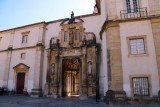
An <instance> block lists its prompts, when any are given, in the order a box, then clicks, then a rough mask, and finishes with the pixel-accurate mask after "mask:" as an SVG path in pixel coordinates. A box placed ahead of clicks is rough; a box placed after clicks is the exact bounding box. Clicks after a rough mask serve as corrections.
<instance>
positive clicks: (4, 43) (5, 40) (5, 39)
mask: <svg viewBox="0 0 160 107" xmlns="http://www.w3.org/2000/svg"><path fill="white" fill-rule="evenodd" d="M10 36H11V33H10V32H7V33H2V34H1V35H0V37H2V39H1V42H0V51H1V50H6V49H8V46H9V42H10V39H11V37H10Z"/></svg>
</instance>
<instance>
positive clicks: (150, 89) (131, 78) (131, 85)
mask: <svg viewBox="0 0 160 107" xmlns="http://www.w3.org/2000/svg"><path fill="white" fill-rule="evenodd" d="M133 78H148V87H149V96H143V97H144V98H148V97H151V96H152V84H151V75H150V74H137V75H130V76H129V79H130V87H131V96H132V97H134V98H136V97H139V96H134V92H133V91H134V89H133V88H134V87H133Z"/></svg>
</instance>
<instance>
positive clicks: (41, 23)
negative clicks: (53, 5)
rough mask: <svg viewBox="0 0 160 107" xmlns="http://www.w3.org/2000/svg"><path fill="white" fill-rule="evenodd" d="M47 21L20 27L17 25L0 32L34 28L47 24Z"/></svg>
mask: <svg viewBox="0 0 160 107" xmlns="http://www.w3.org/2000/svg"><path fill="white" fill-rule="evenodd" d="M46 24H47V23H46V22H39V23H34V24H30V25H25V26H20V27H16V28H12V29H7V30H2V31H0V33H8V32H13V31H14V32H15V31H18V30H22V29H27V28H32V27H37V26H40V27H41V26H44V25H46Z"/></svg>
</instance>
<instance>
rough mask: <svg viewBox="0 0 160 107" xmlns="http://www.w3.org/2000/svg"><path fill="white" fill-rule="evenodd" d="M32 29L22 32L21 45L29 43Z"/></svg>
mask: <svg viewBox="0 0 160 107" xmlns="http://www.w3.org/2000/svg"><path fill="white" fill-rule="evenodd" d="M29 33H30V31H26V32H22V33H21V34H22V40H21V45H22V46H26V45H27V44H28V35H29Z"/></svg>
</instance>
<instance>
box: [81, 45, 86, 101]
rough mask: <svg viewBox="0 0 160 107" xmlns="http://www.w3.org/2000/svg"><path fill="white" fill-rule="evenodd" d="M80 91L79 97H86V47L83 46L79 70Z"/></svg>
mask: <svg viewBox="0 0 160 107" xmlns="http://www.w3.org/2000/svg"><path fill="white" fill-rule="evenodd" d="M80 78H81V93H80V99H82V100H83V99H87V56H86V47H85V48H83V57H82V70H81V77H80Z"/></svg>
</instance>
